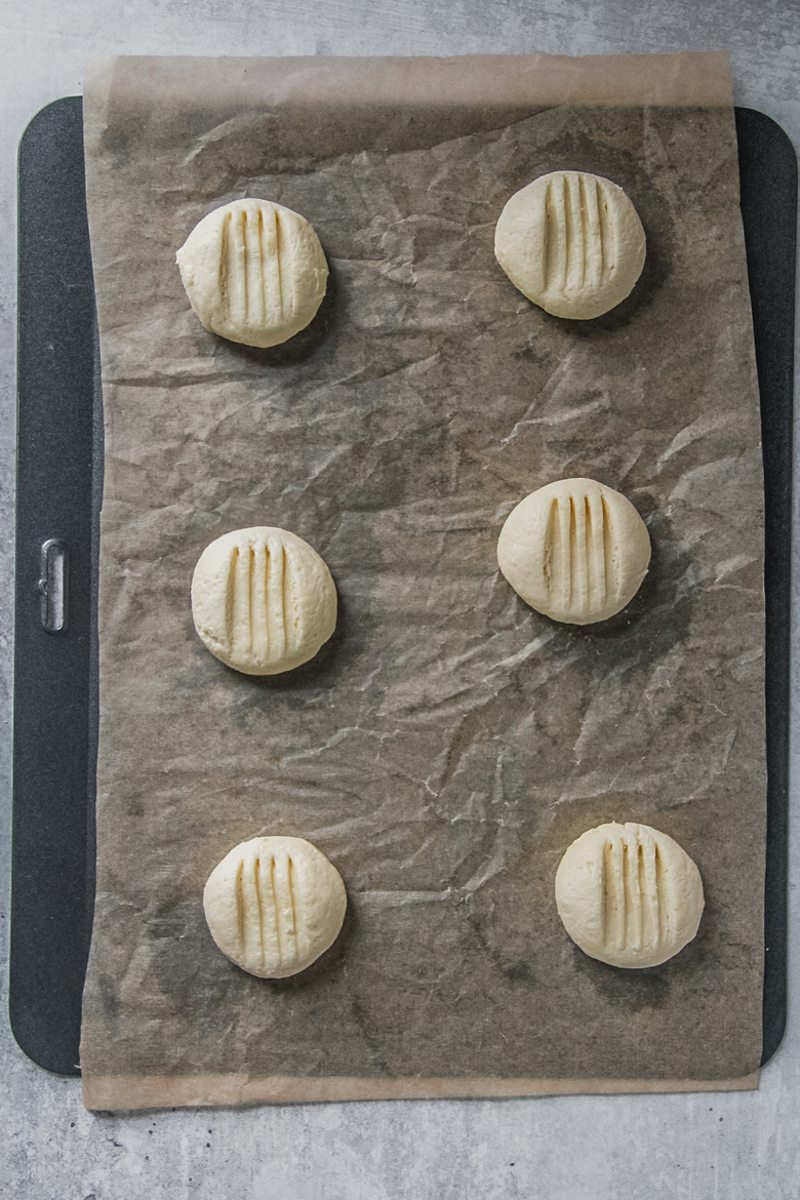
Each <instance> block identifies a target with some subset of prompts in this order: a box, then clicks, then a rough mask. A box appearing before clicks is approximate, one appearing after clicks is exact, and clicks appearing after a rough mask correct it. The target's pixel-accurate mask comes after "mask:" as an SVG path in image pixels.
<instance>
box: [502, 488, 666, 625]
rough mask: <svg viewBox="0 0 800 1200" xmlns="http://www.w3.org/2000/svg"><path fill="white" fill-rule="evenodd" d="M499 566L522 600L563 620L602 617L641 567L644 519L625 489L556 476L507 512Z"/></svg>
mask: <svg viewBox="0 0 800 1200" xmlns="http://www.w3.org/2000/svg"><path fill="white" fill-rule="evenodd" d="M497 561H498V563H499V566H500V570H501V571H502V572H503V575H504V576H505V577H506V579H507V580H508V582H509V583H510V584H511V586H512V587H513V589H514V591H515V592H517V593H518V594H519V595H520V596H521V597H522V599H523V600H524V601H525V603H526V604H529V605H530V606H531V608H535V609H536V611H537V612H540V613H544V614H545V616H548V617H552V619H553V620H554V621H565V622H567V623H569V624H571V625H590V624H592V623H593V622H594V621H605V620H606V619H607V618H608V617H612V616H613V615H614V614H615V613H618V612H619V611H620V610H621V609H623V608H624V607H625V605H626V604H627V603H628V602H629V601H630V600H632V599H633V597H634V596H635V595H636V593H637V591H638V590H639V586H640V584H641V582H642V580H643V579H644V577H645V575H646V574H647V568H648V566H649V563H650V537H649V535H648V532H647V526H646V525H645V523H644V521H643V520H642V518H641V517H640V516H639V514H638V512H637V511H636V509H635V508H634V507H633V505H632V504H631V502H630V500H627V499H626V498H625V496H622V495H620V493H619V492H615V491H614V489H613V488H610V487H606V486H605V485H604V484H602V483H596V482H595V480H593V479H560V480H558V482H556V483H548V484H547V485H546V486H545V487H542V488H539V490H538V491H536V492H531V494H530V495H529V496H526V497H525V499H524V500H521V501H520V503H519V504H518V505H517V507H516V508H515V509H514V510H513V511H512V512H511V513H510V514H509V516H508V519H507V520H506V523H505V525H504V526H503V528H502V530H501V531H500V537H499V539H498V542H497Z"/></svg>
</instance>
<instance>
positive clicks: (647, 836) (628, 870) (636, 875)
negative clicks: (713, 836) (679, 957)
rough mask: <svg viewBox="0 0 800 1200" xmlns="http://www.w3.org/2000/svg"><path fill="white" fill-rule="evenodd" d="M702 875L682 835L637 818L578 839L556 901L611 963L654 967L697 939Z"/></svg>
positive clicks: (594, 953)
mask: <svg viewBox="0 0 800 1200" xmlns="http://www.w3.org/2000/svg"><path fill="white" fill-rule="evenodd" d="M704 904H705V900H704V898H703V881H702V879H701V878H700V872H699V871H698V869H697V867H696V866H695V864H694V863H693V862H692V860H691V858H689V855H688V854H687V853H686V851H685V850H683V849H682V848H681V847H680V846H679V845H678V843H677V842H675V841H673V839H672V838H671V837H668V835H667V834H666V833H660V832H659V831H658V830H657V829H651V828H650V826H649V825H635V824H632V823H630V822H628V823H626V824H625V825H618V824H616V822H611V823H610V824H608V825H598V826H597V828H596V829H589V830H587V832H586V833H583V834H581V836H580V837H579V838H578V839H577V841H574V842H573V843H572V845H571V846H570V847H569V849H568V850H567V852H566V854H565V855H564V857H563V858H562V859H561V862H560V863H559V866H558V870H557V872H556V906H557V908H558V914H559V916H560V917H561V920H562V921H563V922H564V927H565V929H566V931H567V933H568V934H569V936H570V937H571V938H572V940H573V942H575V943H576V944H577V945H578V946H580V948H581V950H583V951H584V953H585V954H588V955H589V956H590V957H591V958H597V959H599V960H600V962H604V963H609V964H610V965H611V966H612V967H655V966H658V964H659V963H663V962H666V961H667V959H668V958H672V957H673V955H675V954H677V953H678V951H679V950H682V949H683V947H684V946H685V945H686V944H687V942H690V941H691V940H692V938H693V937H694V936H695V934H696V933H697V929H698V926H699V925H700V918H701V916H702V915H703V906H704Z"/></svg>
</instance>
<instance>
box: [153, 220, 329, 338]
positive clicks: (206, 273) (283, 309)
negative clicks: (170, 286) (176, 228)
mask: <svg viewBox="0 0 800 1200" xmlns="http://www.w3.org/2000/svg"><path fill="white" fill-rule="evenodd" d="M241 214H250V215H251V216H253V217H254V218H255V221H256V231H257V232H256V235H255V236H254V235H253V233H252V227H251V229H250V232H249V234H248V231H247V221H246V220H245V222H244V225H242V222H241V220H239V219H238V218H240V217H241ZM281 220H282V221H283V226H280V222H281ZM279 227H280V228H283V235H282V240H279V234H278V233H277V232H276V231H278V229H279ZM264 230H267V233H266V235H265V233H264ZM265 237H266V247H265V241H264V239H265ZM287 255H288V256H287ZM175 260H176V262H177V264H178V269H179V271H180V276H181V281H182V283H183V286H184V289H185V291H186V295H187V297H188V299H189V303H190V305H191V307H192V310H193V311H194V313H195V315H196V316H197V318H198V319H199V321H200V323H201V324H202V325H203V326H204V328H206V329H208V330H210V332H212V333H215V334H217V335H218V336H219V337H223V338H226V339H227V340H228V341H231V342H238V343H240V344H242V345H246V346H256V347H258V348H260V349H268V348H269V347H271V346H278V345H281V344H282V343H283V342H287V341H289V339H290V338H293V337H294V336H295V335H296V334H298V333H300V332H301V330H303V329H305V328H306V326H307V325H309V324H310V323H311V322H312V321H313V319H314V317H315V316H316V314H317V311H318V309H319V306H320V304H321V303H322V301H323V299H324V297H325V292H326V290H327V282H328V274H329V271H328V262H327V259H326V257H325V252H324V250H323V248H322V245H321V243H320V240H319V238H318V236H317V233H316V231H315V229H314V227H313V226H312V225H311V223H310V222H309V221H308V220H307V219H306V218H305V217H304V216H303V215H302V214H301V213H297V212H295V211H294V210H293V209H291V208H286V207H285V206H284V205H282V204H276V203H275V202H274V201H272V200H262V199H259V198H257V197H246V198H244V199H240V200H233V201H231V202H230V203H229V204H223V205H220V206H219V207H217V208H214V209H212V210H211V212H210V213H207V214H206V216H204V217H203V218H202V219H201V220H200V221H199V222H198V223H197V225H195V227H194V228H193V229H192V231H191V232H190V234H189V236H188V237H187V238H186V241H185V242H184V243H183V245H182V246H181V248H180V249H179V250H178V252H177V254H176V256H175ZM257 260H258V261H259V262H260V267H259V266H258V263H257ZM276 296H277V297H278V301H277V303H276V301H275V297H276Z"/></svg>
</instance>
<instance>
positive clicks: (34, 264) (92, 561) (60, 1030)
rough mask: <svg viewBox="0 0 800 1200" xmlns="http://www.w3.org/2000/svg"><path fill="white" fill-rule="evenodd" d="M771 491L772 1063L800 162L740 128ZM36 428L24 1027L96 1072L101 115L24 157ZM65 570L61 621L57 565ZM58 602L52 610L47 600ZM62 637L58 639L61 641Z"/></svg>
mask: <svg viewBox="0 0 800 1200" xmlns="http://www.w3.org/2000/svg"><path fill="white" fill-rule="evenodd" d="M736 128H737V133H738V138H739V165H740V172H741V188H742V199H741V203H742V215H743V219H744V229H745V238H746V242H747V263H748V269H749V274H750V291H751V295H752V302H753V325H754V330H755V343H756V357H757V364H758V380H759V386H760V392H761V414H762V430H763V453H764V467H765V489H766V505H765V510H766V570H765V585H766V629H767V641H766V668H767V692H766V701H767V760H768V772H769V782H768V791H767V809H768V812H767V872H766V915H765V925H766V929H765V933H766V938H765V945H766V955H765V961H764V1022H763V1029H764V1035H763V1037H764V1040H763V1054H762V1062H766V1061H767V1059H768V1058H770V1056H771V1055H772V1054H773V1053H774V1052H775V1050H776V1048H777V1046H778V1043H779V1042H780V1040H781V1037H782V1036H783V1030H784V1023H785V1014H786V908H787V905H786V881H787V818H788V735H789V613H790V554H791V537H790V534H791V468H792V399H793V397H792V377H793V339H794V296H795V238H796V219H797V160H796V157H795V152H794V149H793V147H792V145H791V143H790V141H789V139H788V138H787V137H786V135H785V134H784V133H783V131H782V130H781V129H780V127H779V126H778V125H776V124H775V123H774V122H773V121H772V120H770V118H769V117H766V116H764V115H763V114H762V113H758V112H754V111H752V110H751V109H737V110H736ZM18 306H19V307H18V386H17V391H18V418H17V419H18V424H17V438H18V449H17V535H16V567H17V574H16V593H15V605H16V617H15V654H14V751H13V769H14V785H13V786H14V817H13V847H12V894H11V918H12V922H11V962H10V993H9V1012H10V1019H11V1027H12V1030H13V1032H14V1036H15V1037H16V1039H17V1042H18V1043H19V1045H20V1046H21V1047H22V1049H23V1050H24V1051H25V1053H26V1054H27V1055H28V1056H29V1057H30V1058H32V1059H33V1061H34V1062H36V1063H38V1064H39V1065H40V1066H42V1067H46V1068H47V1069H48V1070H50V1071H55V1072H58V1073H59V1074H64V1075H74V1074H77V1073H79V1070H80V1067H79V1062H78V1057H79V1038H80V1020H81V993H82V990H83V980H84V973H85V969H86V959H87V955H88V951H89V938H90V933H91V922H92V907H93V901H94V801H95V758H96V728H97V711H98V706H97V637H96V627H95V608H96V585H97V539H98V519H99V512H100V501H101V494H102V454H103V439H102V396H101V391H100V383H99V361H98V345H97V336H96V325H95V306H94V289H93V281H92V265H91V256H90V249H89V232H88V227H87V221H86V193H85V184H84V162H83V107H82V101H81V99H80V98H79V97H68V98H66V99H62V100H56V101H55V102H54V103H53V104H50V105H49V106H48V107H47V108H45V109H43V110H42V112H40V113H39V114H38V115H37V116H36V117H34V119H33V121H32V122H31V123H30V125H29V126H28V128H27V130H26V131H25V133H24V135H23V137H22V141H21V144H20V152H19V284H18ZM46 544H49V545H50V547H51V549H52V548H53V547H55V552H56V553H57V554H61V553H64V554H66V556H67V557H66V579H65V584H66V593H65V608H64V616H65V623H64V626H63V628H62V629H61V630H60V631H59V632H48V631H47V630H46V629H45V628H44V626H43V617H46V618H47V619H48V620H49V621H50V623H51V624H52V623H53V612H52V610H51V602H52V601H53V600H54V595H55V593H54V589H53V587H52V584H53V580H52V578H51V579H50V588H49V589H48V587H47V586H44V587H43V586H42V583H41V581H42V578H43V575H44V576H45V577H46V576H47V575H48V574H49V573H51V569H55V568H51V569H48V567H47V562H46V561H44V560H43V550H42V547H43V546H44V545H46ZM48 590H49V592H50V595H49V597H48V594H47V593H48ZM57 623H58V622H57V620H56V624H57Z"/></svg>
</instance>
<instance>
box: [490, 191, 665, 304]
mask: <svg viewBox="0 0 800 1200" xmlns="http://www.w3.org/2000/svg"><path fill="white" fill-rule="evenodd" d="M556 188H558V189H561V194H562V197H564V198H563V201H562V202H561V203H560V204H557V203H556V202H555V199H554V191H553V190H554V189H556ZM601 204H603V205H604V206H605V208H604V215H603V218H602V219H601V216H600V205H601ZM612 247H613V251H612ZM548 249H549V252H548ZM646 249H647V239H646V236H645V232H644V227H643V225H642V222H641V219H640V218H639V214H638V213H637V211H636V208H635V207H634V204H633V202H632V200H631V199H630V197H629V196H628V195H627V194H626V193H625V192H624V191H623V189H622V188H621V187H620V186H619V185H618V184H616V183H613V182H612V181H611V180H610V179H606V178H605V177H604V176H601V175H594V174H591V173H590V172H586V171H552V172H549V173H548V174H546V175H540V176H539V177H538V178H537V179H534V180H533V181H532V182H531V183H529V184H527V185H526V186H525V187H523V188H521V189H520V190H519V191H517V192H515V193H514V195H513V196H511V197H510V199H509V200H508V201H507V202H506V204H505V207H504V208H503V211H502V213H501V214H500V217H499V219H498V221H497V226H496V228H495V239H494V250H495V257H496V259H497V261H498V263H499V264H500V266H501V267H502V268H503V270H504V271H505V273H506V275H507V276H508V278H509V279H510V280H511V282H512V283H513V284H514V286H515V287H516V288H517V289H518V291H520V292H522V294H523V296H525V297H527V299H529V300H531V301H532V302H533V303H534V304H536V305H538V306H539V307H540V308H543V309H544V310H545V312H548V313H551V314H552V315H553V316H556V317H562V318H565V319H567V320H592V319H594V318H596V317H601V316H603V315H604V314H605V313H607V312H610V311H611V309H613V308H616V306H617V305H618V304H620V303H621V302H622V301H623V300H625V299H626V297H627V296H629V295H630V293H631V292H632V291H633V289H634V287H635V286H636V283H637V282H638V280H639V277H640V275H641V273H642V269H643V267H644V263H645V258H646ZM579 252H580V261H579ZM612 252H613V256H614V257H613V261H609V254H610V253H612Z"/></svg>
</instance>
